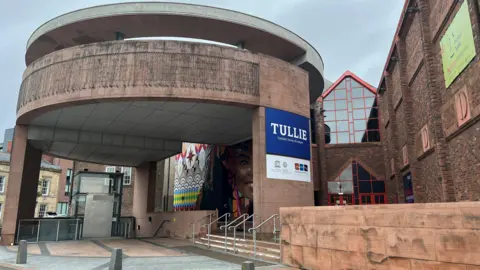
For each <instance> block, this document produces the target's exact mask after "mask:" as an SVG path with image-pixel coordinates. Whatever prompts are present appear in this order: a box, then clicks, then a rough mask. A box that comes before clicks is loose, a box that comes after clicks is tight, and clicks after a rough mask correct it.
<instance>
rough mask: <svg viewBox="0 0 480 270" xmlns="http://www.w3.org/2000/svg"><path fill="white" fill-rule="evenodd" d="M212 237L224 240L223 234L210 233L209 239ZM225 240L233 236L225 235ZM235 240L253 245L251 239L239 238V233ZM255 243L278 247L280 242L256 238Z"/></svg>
mask: <svg viewBox="0 0 480 270" xmlns="http://www.w3.org/2000/svg"><path fill="white" fill-rule="evenodd" d="M203 237H205V238H206V237H207V236H203ZM214 238H216V239H220V240H221V241H224V239H225V235H218V234H210V240H211V239H214ZM227 241H233V237H230V236H227ZM236 241H237V243H240V242H245V243H248V244H250V245H252V246H253V239H243V238H240V235H237V240H236ZM256 243H257V246H259V245H262V246H265V247H267V246H268V247H271V248H276V249H280V244H279V243H274V242H268V241H261V240H257V241H256Z"/></svg>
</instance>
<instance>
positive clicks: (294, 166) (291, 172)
mask: <svg viewBox="0 0 480 270" xmlns="http://www.w3.org/2000/svg"><path fill="white" fill-rule="evenodd" d="M311 171H312V168H311V166H310V160H305V159H299V158H293V157H285V156H278V155H269V154H267V178H270V179H280V180H293V181H302V182H310V179H311Z"/></svg>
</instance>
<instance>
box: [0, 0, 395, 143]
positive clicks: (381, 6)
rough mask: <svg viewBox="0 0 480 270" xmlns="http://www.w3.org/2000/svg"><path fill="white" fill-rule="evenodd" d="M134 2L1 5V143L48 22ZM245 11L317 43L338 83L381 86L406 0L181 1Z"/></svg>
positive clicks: (62, 0)
mask: <svg viewBox="0 0 480 270" xmlns="http://www.w3.org/2000/svg"><path fill="white" fill-rule="evenodd" d="M118 2H131V1H121V0H120V1H112V0H0V36H1V38H2V41H1V42H0V60H1V65H0V79H1V80H0V81H1V83H2V84H1V88H0V91H1V93H2V99H1V101H0V102H1V104H0V115H1V120H0V139H1V140H2V141H3V130H5V129H7V128H10V127H13V126H14V125H15V118H16V104H17V95H18V91H19V87H20V84H21V79H22V73H23V71H24V69H25V61H24V55H25V46H26V43H27V40H28V38H29V37H30V34H31V33H32V32H33V31H34V30H35V29H36V28H37V27H38V26H40V25H41V24H43V23H44V22H46V21H48V20H50V19H52V18H54V17H56V16H58V15H61V14H63V13H66V12H69V11H73V10H76V9H79V8H85V7H89V6H94V5H101V4H109V3H118ZM168 2H183V3H192V4H204V5H211V6H216V7H222V8H227V9H232V10H237V11H241V12H245V13H248V14H251V15H255V16H258V17H262V18H264V19H267V20H270V21H272V22H275V23H277V24H280V25H281V26H283V27H286V28H288V29H289V30H291V31H293V32H295V33H297V34H298V35H300V36H302V37H303V38H304V39H306V40H307V41H308V42H309V43H310V44H312V45H313V46H314V47H315V48H316V49H317V50H318V52H319V53H320V55H321V56H322V58H323V61H324V63H325V76H326V78H327V79H329V80H330V81H335V80H336V79H337V78H338V77H339V76H340V75H341V74H342V73H343V72H344V71H346V70H350V71H352V72H354V73H355V74H357V75H358V76H360V77H361V78H363V79H364V80H366V81H367V82H369V83H370V84H372V85H373V86H377V85H378V81H379V79H380V75H381V73H382V69H383V66H384V64H385V60H386V57H387V54H388V50H389V49H390V45H391V42H392V39H393V35H394V33H395V28H396V25H397V22H398V19H399V17H400V12H401V9H402V6H403V3H404V0H183V1H182V0H177V1H168Z"/></svg>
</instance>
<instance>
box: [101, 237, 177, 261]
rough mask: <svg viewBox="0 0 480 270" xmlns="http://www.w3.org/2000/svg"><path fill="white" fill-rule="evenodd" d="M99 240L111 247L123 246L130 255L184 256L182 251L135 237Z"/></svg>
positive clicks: (124, 250)
mask: <svg viewBox="0 0 480 270" xmlns="http://www.w3.org/2000/svg"><path fill="white" fill-rule="evenodd" d="M99 242H101V243H102V244H103V245H105V246H107V247H110V248H121V249H122V250H123V253H124V254H126V255H127V256H129V257H163V256H184V254H183V253H181V252H178V251H174V250H171V249H167V248H164V247H160V246H156V245H153V244H150V243H147V242H145V241H140V240H135V239H125V240H100V241H99Z"/></svg>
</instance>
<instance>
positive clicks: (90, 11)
mask: <svg viewBox="0 0 480 270" xmlns="http://www.w3.org/2000/svg"><path fill="white" fill-rule="evenodd" d="M136 14H137V15H139V14H150V15H151V14H178V15H188V16H194V17H203V18H208V19H214V20H221V21H227V22H231V23H236V24H240V25H245V26H248V27H251V28H256V29H259V30H263V31H266V32H269V33H271V34H274V35H276V36H278V37H281V38H283V39H285V40H288V41H290V42H291V43H293V44H296V45H297V46H299V47H300V48H303V49H304V50H305V51H306V53H307V58H308V59H309V60H310V61H312V64H313V65H314V66H315V67H317V68H318V69H320V70H321V73H322V74H323V68H324V63H323V59H322V57H321V56H320V54H319V53H318V51H317V50H316V49H315V48H314V47H313V46H312V45H311V44H310V43H308V42H307V41H306V40H305V39H303V38H302V37H300V36H298V35H297V34H295V33H293V32H292V31H290V30H288V29H286V28H285V27H282V26H280V25H278V24H275V23H273V22H270V21H267V20H265V19H262V18H259V17H256V16H253V15H249V14H246V13H242V12H238V11H233V10H228V9H223V8H217V7H211V6H205V5H194V4H184V3H171V2H131V3H116V4H107V5H100V6H94V7H89V8H84V9H79V10H76V11H71V12H69V13H65V14H63V15H60V16H57V17H55V18H53V19H51V20H49V21H47V22H45V23H44V24H42V25H41V26H40V27H38V28H37V29H36V30H35V31H34V32H33V33H32V35H31V36H30V38H29V39H28V42H27V50H28V49H29V48H30V45H31V44H32V43H33V42H34V41H35V40H36V39H38V38H39V37H40V36H42V35H44V34H46V33H48V32H50V31H52V30H54V29H56V28H59V27H62V26H64V25H67V24H72V23H75V22H79V21H85V20H89V19H95V18H101V17H108V16H118V15H136ZM315 58H316V59H315Z"/></svg>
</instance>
